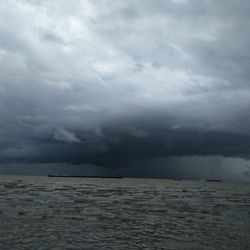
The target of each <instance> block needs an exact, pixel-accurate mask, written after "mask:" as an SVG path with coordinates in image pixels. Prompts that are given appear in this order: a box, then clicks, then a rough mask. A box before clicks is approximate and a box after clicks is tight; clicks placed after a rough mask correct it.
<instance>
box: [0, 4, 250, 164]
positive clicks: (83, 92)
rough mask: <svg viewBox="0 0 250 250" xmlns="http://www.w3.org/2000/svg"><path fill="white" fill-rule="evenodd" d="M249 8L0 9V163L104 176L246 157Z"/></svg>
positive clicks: (69, 6)
mask: <svg viewBox="0 0 250 250" xmlns="http://www.w3.org/2000/svg"><path fill="white" fill-rule="evenodd" d="M249 11H250V3H249V1H245V0H241V1H233V0H227V1H226V0H225V1H215V0H211V1H205V0H202V1H201V0H199V1H198V0H192V1H191V0H172V1H170V0H169V1H160V0H157V1H151V0H147V1H142V0H134V1H132V0H131V1H115V2H114V1H110V0H106V1H104V0H103V1H77V0H76V1H74V2H69V1H56V0H54V1H15V0H11V1H0V67H1V71H0V117H1V118H0V119H1V120H0V161H1V162H4V163H8V162H33V163H35V162H36V163H39V162H43V163H47V162H68V163H77V164H80V163H92V164H95V165H100V166H105V167H110V168H114V167H117V166H131V165H133V164H134V163H135V162H139V161H144V160H146V159H151V158H155V157H170V156H185V155H188V156H191V155H223V156H232V157H245V158H248V157H249V155H250V154H249V153H250V139H249V136H250V130H249V127H250V113H249V104H250V89H249V86H250V85H249V80H250V75H249V72H250V68H249V67H250V31H249V24H250V18H249Z"/></svg>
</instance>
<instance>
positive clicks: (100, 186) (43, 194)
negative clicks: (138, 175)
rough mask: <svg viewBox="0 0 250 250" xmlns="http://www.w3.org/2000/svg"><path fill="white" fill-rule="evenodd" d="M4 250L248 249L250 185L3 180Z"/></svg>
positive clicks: (0, 235) (0, 238) (0, 239)
mask: <svg viewBox="0 0 250 250" xmlns="http://www.w3.org/2000/svg"><path fill="white" fill-rule="evenodd" d="M0 249H1V250H5V249H25V250H27V249H36V250H39V249H250V184H247V183H207V182H200V181H170V180H154V179H77V178H75V179H71V178H47V177H20V176H18V177H13V176H12V177H7V176H0Z"/></svg>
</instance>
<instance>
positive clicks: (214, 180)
mask: <svg viewBox="0 0 250 250" xmlns="http://www.w3.org/2000/svg"><path fill="white" fill-rule="evenodd" d="M206 181H207V182H221V180H216V179H207V180H206Z"/></svg>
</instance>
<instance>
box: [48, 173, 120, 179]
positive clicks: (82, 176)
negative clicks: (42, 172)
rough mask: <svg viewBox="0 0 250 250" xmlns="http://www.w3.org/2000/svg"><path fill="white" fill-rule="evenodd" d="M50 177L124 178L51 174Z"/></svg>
mask: <svg viewBox="0 0 250 250" xmlns="http://www.w3.org/2000/svg"><path fill="white" fill-rule="evenodd" d="M48 177H63V178H65V177H66V178H112V179H114V178H115V179H116V178H119V179H121V178H123V177H122V176H93V175H51V174H49V175H48Z"/></svg>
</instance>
